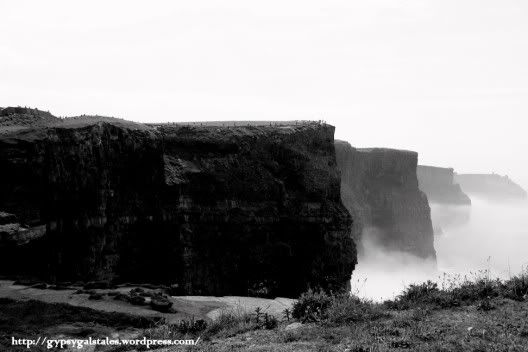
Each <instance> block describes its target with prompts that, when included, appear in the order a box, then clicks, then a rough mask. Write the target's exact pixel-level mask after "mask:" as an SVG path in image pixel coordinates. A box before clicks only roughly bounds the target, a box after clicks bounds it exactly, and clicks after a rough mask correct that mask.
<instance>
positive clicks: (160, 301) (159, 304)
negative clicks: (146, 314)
mask: <svg viewBox="0 0 528 352" xmlns="http://www.w3.org/2000/svg"><path fill="white" fill-rule="evenodd" d="M150 307H151V308H152V309H154V310H156V311H158V312H163V313H168V312H169V311H170V308H171V307H172V302H171V301H170V300H169V299H167V298H165V297H161V296H155V297H152V298H151V300H150Z"/></svg>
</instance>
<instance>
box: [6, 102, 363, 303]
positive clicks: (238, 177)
mask: <svg viewBox="0 0 528 352" xmlns="http://www.w3.org/2000/svg"><path fill="white" fill-rule="evenodd" d="M9 111H10V112H9V114H8V113H7V112H5V111H4V112H3V113H5V114H8V116H9V119H8V120H6V121H8V122H6V123H10V124H11V125H10V126H15V125H16V126H22V127H21V129H10V130H8V129H6V130H5V131H2V133H1V134H0V169H1V170H2V173H0V195H1V197H0V209H2V210H3V211H4V210H5V211H6V212H9V213H12V214H15V215H16V216H17V217H18V219H19V221H21V223H28V224H29V223H38V224H45V226H46V232H45V236H44V237H42V238H39V239H38V240H36V241H30V242H28V243H26V244H25V245H24V246H19V247H17V248H14V250H10V251H9V252H5V253H4V252H2V253H0V270H1V271H2V273H4V271H8V270H10V271H15V272H16V273H21V272H24V273H29V274H38V275H41V276H42V277H45V278H46V279H51V280H69V281H75V280H83V281H88V280H95V281H100V280H105V281H106V280H108V281H109V280H112V279H120V280H121V281H134V282H140V281H145V282H148V283H152V284H156V285H158V284H169V283H178V284H179V287H180V288H181V292H182V293H183V294H200V295H247V294H248V292H249V290H250V289H252V288H254V287H259V285H260V284H261V283H264V284H265V285H266V287H264V288H262V292H266V294H268V295H270V296H298V295H299V294H300V293H301V292H303V291H305V290H306V289H307V288H308V287H310V286H311V287H319V286H321V287H323V288H327V289H332V290H336V291H337V290H340V289H343V288H345V287H347V286H348V284H349V281H350V275H351V273H352V270H353V268H354V266H355V263H356V253H355V245H354V242H353V240H352V238H351V236H350V225H351V219H350V216H349V214H348V213H347V211H346V209H345V208H344V207H343V205H342V203H341V201H340V194H339V184H340V182H339V173H338V171H337V167H336V160H335V151H334V146H333V134H334V128H333V127H332V126H329V125H325V124H318V123H298V124H295V125H294V124H282V125H273V126H269V125H267V124H266V125H260V126H236V127H234V126H230V127H221V126H214V125H204V126H196V125H192V126H186V125H176V124H175V125H156V126H154V125H142V124H135V123H132V122H128V121H124V120H117V119H111V118H103V117H87V118H75V119H66V120H58V119H55V120H54V119H53V118H52V117H50V116H47V115H46V116H44V115H45V114H40V113H35V114H33V113H32V111H22V110H21V111H18V110H16V109H11V110H9ZM6 116H7V115H6ZM37 117H38V118H37ZM56 120H58V121H56ZM19 122H20V123H19ZM26 122H27V123H26ZM0 129H1V126H0ZM44 249H45V250H44ZM29 258H31V259H30V260H29ZM226 259H228V260H226ZM7 264H9V265H7ZM167 268H170V270H167ZM89 287H94V288H95V287H96V286H88V288H89ZM97 288H99V287H97ZM100 288H108V287H100ZM259 289H260V288H259Z"/></svg>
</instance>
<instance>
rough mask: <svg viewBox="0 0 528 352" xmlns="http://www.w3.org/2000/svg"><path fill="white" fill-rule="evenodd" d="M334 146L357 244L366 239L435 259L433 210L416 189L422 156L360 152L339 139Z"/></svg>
mask: <svg viewBox="0 0 528 352" xmlns="http://www.w3.org/2000/svg"><path fill="white" fill-rule="evenodd" d="M335 148H336V155H337V164H338V166H339V169H340V170H341V175H342V177H341V197H342V200H343V204H344V205H345V206H346V207H347V209H348V210H349V212H350V214H351V215H352V218H353V219H354V220H355V223H354V226H353V229H352V232H353V235H354V238H355V239H356V242H357V243H363V241H365V240H368V241H371V242H373V243H376V244H377V245H380V246H382V247H384V248H385V249H387V250H394V251H398V252H406V253H410V254H413V255H415V256H418V257H420V258H430V259H432V260H433V261H435V260H436V252H435V249H434V234H433V225H432V221H431V209H430V207H429V204H428V202H427V197H426V196H425V194H424V193H423V192H421V191H420V190H419V189H418V180H417V176H416V168H417V163H418V154H417V153H415V152H410V151H405V150H393V149H380V148H374V149H356V148H353V147H352V146H350V144H348V143H347V142H342V141H336V143H335ZM362 235H363V236H366V237H367V238H362ZM362 249H363V248H362V247H360V250H362Z"/></svg>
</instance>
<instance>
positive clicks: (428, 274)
mask: <svg viewBox="0 0 528 352" xmlns="http://www.w3.org/2000/svg"><path fill="white" fill-rule="evenodd" d="M470 196H471V195H470ZM471 198H472V202H473V204H472V206H471V207H460V206H444V205H438V204H432V205H431V209H432V217H433V223H434V224H435V227H436V228H438V227H441V228H442V231H441V234H439V235H436V236H435V248H436V252H437V261H438V265H437V269H436V270H435V269H431V268H430V263H426V262H424V261H423V260H421V259H419V258H416V257H413V256H409V255H406V254H402V253H387V252H384V251H381V250H380V249H379V248H378V247H377V246H375V245H374V244H372V243H368V241H367V242H366V243H364V247H365V251H364V254H363V256H362V257H360V258H359V259H358V261H359V264H358V266H357V268H356V270H355V272H354V274H353V276H352V292H353V293H355V294H357V295H358V296H360V297H364V298H370V299H374V300H380V299H387V298H392V297H394V296H396V295H398V294H399V293H400V292H401V291H402V289H403V288H404V287H405V286H406V285H409V284H411V283H416V282H423V281H427V280H433V281H436V282H438V283H439V284H440V285H442V284H447V283H448V281H449V280H450V279H452V278H456V277H457V276H460V278H463V277H464V276H465V275H466V276H468V277H470V278H471V277H474V276H476V275H479V273H478V272H479V271H482V270H489V271H490V273H491V275H492V276H493V277H499V278H503V279H507V278H509V277H510V276H511V275H515V274H518V273H519V272H521V270H522V269H523V268H526V267H527V266H528V252H527V251H526V248H528V217H527V216H526V215H527V214H528V202H526V201H525V202H505V201H504V202H501V201H490V200H486V199H480V198H476V197H474V196H471ZM366 235H368V233H366ZM365 237H368V236H365ZM460 278H459V279H460Z"/></svg>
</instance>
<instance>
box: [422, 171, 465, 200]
mask: <svg viewBox="0 0 528 352" xmlns="http://www.w3.org/2000/svg"><path fill="white" fill-rule="evenodd" d="M417 175H418V184H419V187H420V190H422V191H423V192H424V193H425V194H426V195H427V198H428V199H429V201H431V202H433V203H443V204H458V205H470V204H471V199H470V198H469V197H468V196H467V195H466V194H465V193H464V192H463V191H462V189H461V188H460V185H459V184H457V183H455V180H454V175H455V174H454V170H453V169H451V168H443V167H434V166H424V165H419V166H418V169H417Z"/></svg>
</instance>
